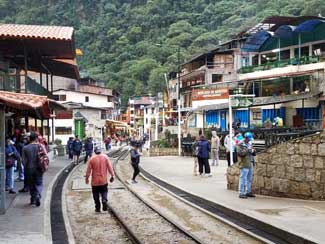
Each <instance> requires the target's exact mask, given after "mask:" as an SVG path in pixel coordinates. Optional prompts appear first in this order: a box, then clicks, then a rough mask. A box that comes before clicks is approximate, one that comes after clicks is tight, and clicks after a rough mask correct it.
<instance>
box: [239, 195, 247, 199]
mask: <svg viewBox="0 0 325 244" xmlns="http://www.w3.org/2000/svg"><path fill="white" fill-rule="evenodd" d="M239 198H243V199H246V198H247V196H246V195H243V194H239Z"/></svg>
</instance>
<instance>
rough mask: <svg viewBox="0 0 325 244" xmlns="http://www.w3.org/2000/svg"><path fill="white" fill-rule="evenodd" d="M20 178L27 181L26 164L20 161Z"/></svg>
mask: <svg viewBox="0 0 325 244" xmlns="http://www.w3.org/2000/svg"><path fill="white" fill-rule="evenodd" d="M18 177H19V179H20V180H24V179H25V171H24V164H23V162H22V161H20V163H19V167H18Z"/></svg>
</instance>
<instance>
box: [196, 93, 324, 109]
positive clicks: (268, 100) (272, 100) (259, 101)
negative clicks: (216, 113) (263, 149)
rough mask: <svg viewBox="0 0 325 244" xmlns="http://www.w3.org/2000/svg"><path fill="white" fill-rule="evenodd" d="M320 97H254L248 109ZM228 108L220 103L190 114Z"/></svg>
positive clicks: (319, 94) (312, 95) (317, 94)
mask: <svg viewBox="0 0 325 244" xmlns="http://www.w3.org/2000/svg"><path fill="white" fill-rule="evenodd" d="M321 95H322V93H321V92H318V93H304V94H297V95H286V96H276V97H273V96H272V97H254V98H253V104H252V105H251V106H250V107H258V106H264V105H272V104H279V103H288V102H293V101H298V100H303V99H310V98H314V97H319V96H321ZM228 108H229V103H221V104H214V105H206V106H200V107H198V108H196V109H193V110H192V112H200V111H211V110H223V109H228ZM238 108H239V107H238Z"/></svg>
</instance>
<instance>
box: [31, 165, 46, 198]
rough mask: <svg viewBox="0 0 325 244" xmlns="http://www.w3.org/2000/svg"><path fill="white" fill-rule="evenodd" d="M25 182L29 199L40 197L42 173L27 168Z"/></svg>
mask: <svg viewBox="0 0 325 244" xmlns="http://www.w3.org/2000/svg"><path fill="white" fill-rule="evenodd" d="M27 182H28V187H29V193H30V197H31V201H34V200H36V199H41V197H42V189H43V173H42V172H41V171H39V170H36V169H33V170H28V172H27Z"/></svg>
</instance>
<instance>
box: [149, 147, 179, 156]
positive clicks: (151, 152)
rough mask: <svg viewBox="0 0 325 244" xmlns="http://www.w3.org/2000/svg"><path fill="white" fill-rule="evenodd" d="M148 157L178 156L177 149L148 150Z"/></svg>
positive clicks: (157, 148)
mask: <svg viewBox="0 0 325 244" xmlns="http://www.w3.org/2000/svg"><path fill="white" fill-rule="evenodd" d="M149 156H150V157H156V156H178V148H159V147H156V148H150V150H149Z"/></svg>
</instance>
